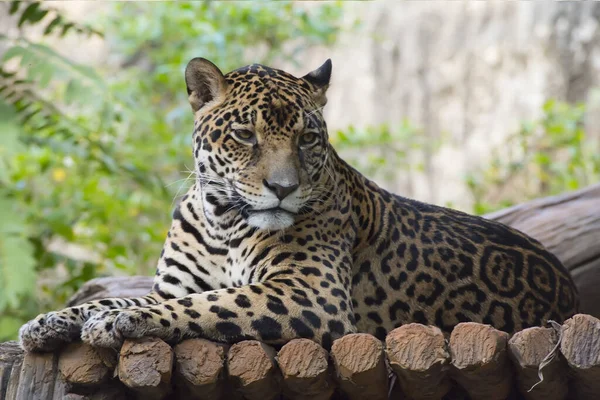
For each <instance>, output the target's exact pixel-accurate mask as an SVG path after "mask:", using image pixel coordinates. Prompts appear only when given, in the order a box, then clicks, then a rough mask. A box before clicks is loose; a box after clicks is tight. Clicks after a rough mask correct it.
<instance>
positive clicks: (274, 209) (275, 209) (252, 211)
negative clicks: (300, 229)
mask: <svg viewBox="0 0 600 400" xmlns="http://www.w3.org/2000/svg"><path fill="white" fill-rule="evenodd" d="M247 212H248V214H256V213H277V212H284V213H288V214H292V215H294V214H295V213H294V212H292V211H289V210H286V209H285V208H282V207H280V206H277V207H271V208H262V209H250V210H247Z"/></svg>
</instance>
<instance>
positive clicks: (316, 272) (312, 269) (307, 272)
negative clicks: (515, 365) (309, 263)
mask: <svg viewBox="0 0 600 400" xmlns="http://www.w3.org/2000/svg"><path fill="white" fill-rule="evenodd" d="M300 272H301V273H302V275H315V276H321V271H320V270H319V269H318V268H315V267H304V268H302V269H301V270H300Z"/></svg>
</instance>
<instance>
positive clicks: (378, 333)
mask: <svg viewBox="0 0 600 400" xmlns="http://www.w3.org/2000/svg"><path fill="white" fill-rule="evenodd" d="M386 336H387V331H386V330H385V328H384V327H383V326H378V327H377V329H375V337H376V338H377V339H379V340H385V337H386Z"/></svg>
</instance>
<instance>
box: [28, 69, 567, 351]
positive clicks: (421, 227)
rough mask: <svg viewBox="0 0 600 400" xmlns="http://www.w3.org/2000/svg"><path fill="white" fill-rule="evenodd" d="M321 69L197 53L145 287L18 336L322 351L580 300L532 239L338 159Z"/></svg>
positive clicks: (43, 345) (515, 321)
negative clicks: (173, 177) (160, 242)
mask: <svg viewBox="0 0 600 400" xmlns="http://www.w3.org/2000/svg"><path fill="white" fill-rule="evenodd" d="M331 71H332V63H331V60H327V61H326V62H325V63H324V64H323V65H322V66H320V67H319V68H317V69H316V70H314V71H312V72H310V73H308V74H307V75H305V76H303V77H302V78H297V77H295V76H293V75H292V74H290V73H287V72H284V71H282V70H278V69H274V68H270V67H267V66H264V65H259V64H254V65H250V66H246V67H243V68H240V69H237V70H234V71H232V72H229V73H227V74H223V73H222V72H221V70H220V69H219V68H218V67H217V66H216V65H214V64H213V63H212V62H210V61H208V60H206V59H204V58H194V59H192V60H191V61H190V62H189V63H188V65H187V67H186V70H185V83H186V87H187V94H188V99H189V103H190V105H191V108H192V112H193V115H194V130H193V141H192V142H193V157H194V171H195V178H194V180H193V185H192V186H191V188H190V189H189V190H188V192H187V193H186V195H185V196H184V197H183V198H182V200H181V201H180V202H179V204H178V205H177V206H176V207H175V210H174V212H173V219H172V224H171V227H170V230H169V232H168V234H167V238H166V241H165V244H164V247H163V249H162V252H161V254H160V258H159V261H158V266H157V270H156V276H155V278H154V283H153V288H152V290H151V292H150V293H148V295H146V296H143V297H137V298H109V299H104V300H99V301H92V302H88V303H85V304H82V305H77V306H74V307H69V308H66V309H63V310H60V311H54V312H49V313H47V314H42V315H39V316H38V317H36V318H35V319H33V320H32V321H29V322H28V323H26V324H25V325H24V326H23V327H21V329H20V332H19V336H20V343H21V345H22V347H23V348H24V349H25V350H28V351H51V350H54V349H56V348H59V347H60V346H62V345H64V344H65V343H68V342H71V341H74V340H78V339H79V338H81V339H82V340H83V341H84V342H87V343H89V344H91V345H93V346H101V347H112V348H118V347H119V346H120V345H121V344H122V343H123V341H124V340H125V339H127V338H139V337H144V336H154V337H159V338H162V339H164V340H166V341H168V342H170V343H175V342H177V341H180V340H182V339H185V338H192V337H203V338H206V339H209V340H213V341H218V342H226V343H233V342H237V341H241V340H245V339H256V340H259V341H262V342H265V343H269V344H273V345H280V344H282V343H285V342H287V341H289V340H291V339H294V338H308V339H312V340H314V341H316V342H317V343H320V344H321V345H322V346H324V347H325V348H330V346H331V344H332V341H333V340H335V339H337V338H339V337H341V336H343V335H345V334H350V333H353V332H365V333H370V334H373V335H375V336H376V337H377V338H379V339H384V338H385V336H386V334H387V333H388V332H389V331H390V330H392V329H394V328H395V327H398V326H400V325H402V324H407V323H410V322H417V323H421V324H429V325H435V326H438V327H439V328H440V329H441V330H442V331H443V332H445V333H448V332H450V331H451V330H452V329H453V327H454V326H455V325H457V324H458V323H460V322H464V321H475V322H480V323H485V324H490V325H492V326H494V327H496V328H497V329H500V330H503V331H506V332H508V333H514V332H516V331H518V330H521V329H524V328H527V327H531V326H538V325H542V324H544V323H545V322H546V321H547V320H550V319H552V320H555V321H558V322H561V321H563V320H565V319H566V318H568V317H570V316H571V315H573V314H574V313H576V312H577V310H578V306H579V300H578V293H577V289H576V288H575V285H574V283H573V281H572V279H571V277H570V276H569V273H568V271H567V270H566V269H565V268H564V266H563V265H562V264H561V262H560V261H559V260H558V259H557V258H556V257H555V256H554V255H553V254H551V253H550V252H549V251H547V250H546V249H545V248H544V246H543V245H542V244H540V243H539V242H538V241H536V240H534V239H533V238H531V237H529V236H527V235H525V234H524V233H521V232H519V231H517V230H515V229H512V228H510V227H508V226H505V225H503V224H500V223H498V222H494V221H491V220H486V219H484V218H481V217H477V216H473V215H469V214H466V213H463V212H459V211H456V210H452V209H449V208H443V207H439V206H435V205H430V204H426V203H422V202H419V201H416V200H412V199H409V198H405V197H401V196H398V195H394V194H392V193H389V192H388V191H386V190H384V189H382V188H380V187H379V186H378V185H377V184H375V183H374V182H372V181H371V180H369V179H367V178H366V177H364V176H363V175H361V174H360V173H359V172H358V171H357V170H355V169H354V168H352V167H351V166H350V165H349V164H347V163H346V162H345V161H344V160H342V159H341V158H340V156H339V155H338V154H337V153H336V151H335V150H334V148H333V147H332V144H331V142H330V140H329V137H328V133H327V126H326V123H325V120H324V117H323V108H324V106H325V104H326V102H327V97H326V92H327V88H328V87H329V84H330V77H331Z"/></svg>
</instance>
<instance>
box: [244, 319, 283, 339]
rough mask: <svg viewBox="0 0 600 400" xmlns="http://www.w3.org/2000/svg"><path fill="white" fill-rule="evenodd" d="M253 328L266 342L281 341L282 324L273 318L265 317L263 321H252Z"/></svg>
mask: <svg viewBox="0 0 600 400" xmlns="http://www.w3.org/2000/svg"><path fill="white" fill-rule="evenodd" d="M251 326H252V328H253V329H255V330H256V331H257V332H258V333H259V334H260V336H261V338H262V340H264V341H269V340H279V339H281V324H280V323H279V322H277V321H275V320H274V319H273V318H270V317H267V316H264V317H262V318H261V319H257V320H255V321H252V324H251Z"/></svg>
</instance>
